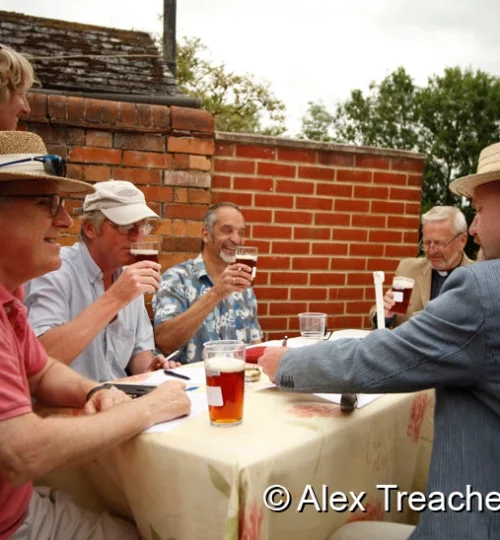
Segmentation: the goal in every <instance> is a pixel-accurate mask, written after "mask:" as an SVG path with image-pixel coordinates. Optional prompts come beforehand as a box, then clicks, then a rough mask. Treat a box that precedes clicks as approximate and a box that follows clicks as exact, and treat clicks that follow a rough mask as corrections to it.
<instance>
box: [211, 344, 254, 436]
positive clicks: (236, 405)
mask: <svg viewBox="0 0 500 540" xmlns="http://www.w3.org/2000/svg"><path fill="white" fill-rule="evenodd" d="M203 360H204V362H205V376H206V379H207V401H208V412H209V415H210V423H211V424H212V425H213V426H236V425H238V424H241V420H242V418H243V397H244V392H245V344H244V343H243V342H242V341H239V340H236V339H228V340H220V341H208V342H207V343H205V345H204V346H203Z"/></svg>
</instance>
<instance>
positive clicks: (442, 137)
mask: <svg viewBox="0 0 500 540" xmlns="http://www.w3.org/2000/svg"><path fill="white" fill-rule="evenodd" d="M415 106H416V115H417V117H418V119H419V124H420V127H421V130H420V137H419V144H418V150H420V151H421V152H425V153H426V154H427V156H428V157H427V161H426V168H425V175H424V192H423V200H422V203H423V206H424V207H425V208H427V207H430V206H433V205H434V204H456V203H457V197H456V196H455V195H453V194H452V193H451V191H450V190H449V189H448V184H449V183H450V182H451V181H452V180H454V179H455V178H457V177H459V176H465V175H468V174H473V173H474V172H475V171H476V169H477V160H478V157H479V152H480V151H481V149H482V148H484V147H485V146H488V145H489V144H492V143H493V142H496V141H498V140H499V138H500V78H498V77H495V76H492V75H489V74H487V73H485V72H483V71H480V70H478V71H476V72H474V71H472V70H471V69H466V70H464V71H462V70H461V69H460V68H459V67H454V68H446V69H445V72H444V75H442V76H437V75H436V76H433V77H431V78H430V79H429V81H428V84H427V86H426V87H423V88H421V89H420V90H419V92H418V96H417V99H416V104H415Z"/></svg>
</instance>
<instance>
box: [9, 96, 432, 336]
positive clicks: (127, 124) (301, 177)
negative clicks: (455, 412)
mask: <svg viewBox="0 0 500 540" xmlns="http://www.w3.org/2000/svg"><path fill="white" fill-rule="evenodd" d="M29 98H30V105H31V108H32V112H31V115H30V117H29V118H27V119H26V121H25V123H24V124H23V125H22V126H21V127H20V128H21V129H28V130H30V131H34V132H35V133H38V134H39V135H40V136H41V137H42V138H43V139H44V141H45V143H46V145H47V147H48V150H49V152H53V153H57V154H60V155H62V156H64V157H66V158H67V159H68V162H69V166H68V176H71V177H73V178H78V179H82V180H87V181H90V182H98V181H102V180H108V179H110V178H115V179H120V180H129V181H132V182H134V183H135V184H136V185H137V186H138V187H139V188H140V189H141V190H143V192H144V193H145V196H146V199H147V200H148V202H149V205H150V206H151V208H153V210H155V211H156V212H157V213H158V214H159V215H160V216H161V222H160V226H159V228H158V231H157V234H158V235H160V236H161V237H162V253H161V255H160V262H161V264H162V267H163V268H164V269H165V268H168V267H169V266H171V265H173V264H176V263H179V262H182V261H184V260H186V259H187V258H190V257H193V256H194V255H195V254H197V253H198V252H199V247H200V231H201V221H202V218H203V216H204V214H205V212H206V210H207V207H208V206H209V205H210V204H211V203H212V202H216V201H222V200H228V201H233V202H235V203H237V204H239V205H240V206H241V208H242V211H243V213H244V216H245V218H246V221H247V225H248V233H249V234H248V243H249V244H252V245H256V246H258V247H259V252H260V255H259V265H258V266H259V270H258V273H257V278H256V286H255V290H256V294H257V296H258V299H259V315H260V317H259V318H260V321H261V324H262V327H263V329H264V331H265V333H266V338H274V337H281V336H282V335H283V334H284V333H287V334H289V335H290V336H292V335H294V334H296V333H297V332H298V319H297V313H299V312H301V311H325V312H327V313H328V314H329V319H328V325H329V328H330V329H341V328H360V327H365V328H369V322H368V317H367V316H366V314H367V312H368V309H369V307H370V306H371V305H372V304H373V302H374V291H373V277H372V272H373V271H374V270H384V271H385V272H386V273H387V275H386V283H387V282H389V281H390V279H392V273H393V272H394V270H395V268H396V266H397V263H398V262H399V260H400V259H401V258H402V257H407V256H415V255H416V244H417V241H418V227H419V214H420V198H421V182H422V171H423V164H424V161H423V158H424V156H422V155H419V154H413V153H409V152H401V151H395V150H381V149H374V148H359V147H351V146H341V145H327V144H322V143H311V142H305V141H299V140H293V139H284V138H270V137H262V136H251V135H242V134H226V133H218V134H214V131H213V129H214V128H213V126H214V123H213V118H212V117H211V115H210V114H209V113H208V112H206V111H202V110H197V109H187V108H181V107H165V106H158V105H145V104H134V103H125V102H114V101H103V100H95V99H88V98H80V97H66V96H59V95H57V96H56V95H47V94H43V93H31V94H30V96H29ZM71 206H72V207H77V206H81V201H70V207H71ZM78 228H79V224H78V221H77V220H76V221H75V224H74V226H73V228H72V230H71V231H69V233H68V234H67V235H65V236H64V237H63V243H65V244H71V243H73V242H74V241H75V239H76V234H77V233H78Z"/></svg>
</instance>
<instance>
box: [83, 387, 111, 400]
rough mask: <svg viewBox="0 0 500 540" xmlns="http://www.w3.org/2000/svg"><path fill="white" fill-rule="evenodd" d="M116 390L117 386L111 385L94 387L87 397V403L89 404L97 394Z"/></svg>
mask: <svg viewBox="0 0 500 540" xmlns="http://www.w3.org/2000/svg"><path fill="white" fill-rule="evenodd" d="M113 389H115V390H116V386H114V385H112V384H111V383H103V384H99V385H97V386H94V388H92V389H91V390H90V391H89V392H88V393H87V396H86V397H85V402H87V401H88V400H89V399H90V398H91V397H92V396H93V395H94V394H95V393H96V392H100V391H101V390H113Z"/></svg>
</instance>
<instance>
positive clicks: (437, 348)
mask: <svg viewBox="0 0 500 540" xmlns="http://www.w3.org/2000/svg"><path fill="white" fill-rule="evenodd" d="M450 189H451V190H452V191H453V192H455V193H458V194H460V195H463V196H467V197H472V198H473V201H474V205H475V206H476V210H477V213H476V216H475V218H474V221H473V222H472V225H471V226H470V233H471V234H472V235H473V236H474V237H475V238H476V241H477V242H478V243H479V244H480V245H481V247H482V248H483V251H484V256H485V259H486V260H485V261H484V262H480V263H476V264H472V265H469V266H467V267H464V268H458V269H456V270H455V271H454V272H453V274H452V275H451V276H450V277H449V279H447V281H446V283H445V284H444V286H443V289H442V291H441V293H440V295H439V297H438V298H436V299H435V300H432V301H430V302H429V303H428V304H427V306H426V308H425V309H424V310H423V311H422V312H421V313H419V314H418V315H416V316H414V317H412V318H411V319H410V320H409V321H408V322H407V323H406V324H403V325H401V326H399V327H398V328H396V329H394V330H392V331H389V330H387V329H381V330H374V331H373V332H371V333H370V334H369V335H368V336H367V337H365V338H364V339H342V340H338V341H333V342H327V341H325V342H321V343H319V344H316V345H311V346H310V347H307V348H305V349H304V348H302V349H291V350H289V349H286V348H268V349H267V350H266V352H265V354H264V355H263V356H262V357H261V358H260V360H259V364H260V365H261V366H262V367H263V368H264V371H265V372H266V373H267V374H268V375H269V377H270V378H271V380H275V381H276V384H277V386H278V387H279V388H280V389H284V390H289V391H295V392H338V393H354V392H369V393H375V392H412V391H417V390H422V389H425V388H436V409H435V419H434V426H435V432H434V444H433V449H432V457H431V465H430V471H429V478H428V485H427V490H426V493H425V498H426V501H427V502H429V501H434V500H435V498H436V497H437V495H436V493H438V494H442V496H443V498H444V500H445V504H444V510H443V509H441V510H438V511H436V510H435V505H434V510H433V509H432V507H431V508H427V509H426V511H424V512H422V513H421V515H420V520H419V524H418V526H417V528H416V529H415V530H413V528H411V527H409V526H404V525H398V524H387V523H367V522H364V523H357V524H351V525H348V526H344V527H342V528H341V529H339V531H337V532H336V533H335V534H334V535H333V536H332V537H331V540H354V539H356V540H359V539H370V540H371V539H373V538H377V539H378V538H381V539H387V538H391V539H403V538H408V537H409V536H410V537H411V539H412V540H416V539H436V540H486V539H491V540H493V539H495V540H496V539H498V538H500V512H499V510H500V494H499V493H498V491H500V333H499V329H500V143H497V144H494V145H492V146H489V147H487V148H485V149H484V150H483V151H482V152H481V155H480V158H479V165H478V174H475V175H471V176H468V177H464V178H460V179H457V180H455V181H454V182H452V184H451V185H450ZM306 360H307V363H306V362H305V361H306ZM340 466H341V465H340ZM387 480H388V482H389V483H390V480H391V479H387ZM471 492H473V493H474V494H476V495H471V494H470V493H471ZM493 501H495V502H494V503H493ZM480 503H482V507H481V505H480ZM457 508H461V509H462V511H457Z"/></svg>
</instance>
